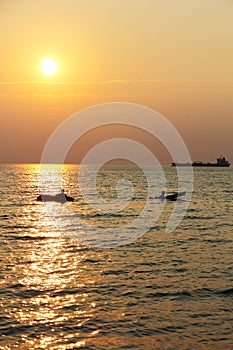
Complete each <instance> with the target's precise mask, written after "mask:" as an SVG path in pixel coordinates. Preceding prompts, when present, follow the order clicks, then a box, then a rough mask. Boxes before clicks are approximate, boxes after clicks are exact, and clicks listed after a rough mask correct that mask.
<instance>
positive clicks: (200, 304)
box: [0, 165, 233, 349]
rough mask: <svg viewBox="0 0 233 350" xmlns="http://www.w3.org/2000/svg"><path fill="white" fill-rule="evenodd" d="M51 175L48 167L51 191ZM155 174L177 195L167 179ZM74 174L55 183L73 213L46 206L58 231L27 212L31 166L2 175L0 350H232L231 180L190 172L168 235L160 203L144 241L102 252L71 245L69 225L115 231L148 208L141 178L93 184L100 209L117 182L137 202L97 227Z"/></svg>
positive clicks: (110, 171) (221, 174) (40, 207)
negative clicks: (182, 211)
mask: <svg viewBox="0 0 233 350" xmlns="http://www.w3.org/2000/svg"><path fill="white" fill-rule="evenodd" d="M56 171H57V170H56V167H54V166H53V167H52V166H50V167H48V172H49V173H50V175H51V183H53V184H54V191H57V190H58V188H59V187H60V184H57V182H56ZM150 171H151V173H152V175H153V169H151V170H150ZM164 171H165V174H166V179H167V186H168V190H174V189H175V188H176V186H177V183H176V181H177V179H176V169H174V168H165V169H164ZM77 173H78V166H74V165H67V166H65V167H64V168H63V172H62V186H63V187H64V188H65V189H67V190H68V191H67V192H68V193H69V194H70V195H72V196H73V197H75V199H76V201H75V202H74V203H66V204H65V205H64V206H62V205H61V204H59V203H51V207H52V210H54V211H55V212H56V210H59V211H58V214H57V216H59V215H60V216H61V215H63V217H62V220H60V221H61V222H64V230H62V227H61V226H56V225H54V222H53V220H51V218H50V217H49V216H48V212H47V210H46V205H45V204H43V203H37V202H36V201H35V199H36V197H37V195H38V194H39V183H40V169H39V165H2V166H0V196H1V201H0V206H1V211H0V227H1V236H0V270H1V271H0V303H1V308H0V348H1V349H14V348H19V349H78V348H81V349H232V348H233V342H232V335H231V334H232V318H231V316H232V295H233V288H232V273H231V267H232V264H231V263H232V231H233V219H232V213H233V210H232V209H233V189H232V186H233V171H232V169H231V168H230V169H214V168H212V169H211V168H210V169H205V168H202V169H194V175H195V182H194V191H193V197H192V201H191V203H190V207H189V209H188V211H187V213H186V215H185V218H184V219H183V220H182V221H181V223H180V224H179V226H178V227H177V228H176V229H175V230H174V231H173V232H171V233H166V231H165V227H166V223H167V220H168V218H169V216H170V214H171V211H172V209H173V206H174V203H165V205H164V208H163V211H162V213H161V215H160V217H159V219H158V220H155V222H154V224H153V226H152V227H151V229H150V230H149V232H147V233H146V234H145V235H143V236H142V237H139V238H138V239H137V240H134V241H133V242H131V243H129V244H127V245H124V246H120V247H113V248H111V249H105V248H101V247H91V246H89V245H85V244H83V242H82V244H80V243H79V242H78V241H77V240H73V239H72V236H70V235H69V234H70V232H72V227H71V226H72V220H71V221H70V222H71V224H70V227H69V216H70V217H73V216H77V217H80V218H82V219H83V220H85V221H86V222H87V223H88V224H90V225H92V226H93V234H96V233H97V234H98V233H99V232H101V227H102V228H105V227H107V226H111V227H113V230H114V226H117V225H118V226H119V225H120V226H122V225H124V224H125V223H126V222H129V221H130V220H132V219H133V218H134V217H135V216H136V215H139V213H140V211H141V210H142V208H143V205H144V204H145V200H146V197H147V194H148V191H147V186H146V179H145V176H143V173H142V172H141V171H140V170H138V169H136V168H133V167H128V168H126V167H124V168H120V167H118V168H113V167H110V168H106V169H105V170H104V171H103V172H102V173H101V174H100V177H99V179H98V181H97V182H98V188H99V191H100V193H101V195H102V196H103V197H106V198H107V199H108V200H111V199H114V198H115V196H116V191H115V190H114V187H115V184H114V181H113V179H114V178H116V177H118V175H119V177H122V176H123V177H126V178H127V179H128V180H130V181H131V182H132V183H133V185H134V187H135V192H134V197H133V200H132V203H131V204H130V205H128V207H127V208H125V209H124V210H123V211H122V212H120V213H118V214H109V215H106V214H103V215H101V214H99V213H96V211H95V210H94V209H93V208H91V207H90V206H88V204H87V203H85V201H84V200H83V199H82V197H81V194H80V193H79V190H78V185H77ZM51 183H50V185H51ZM50 190H51V188H50ZM158 205H160V204H159V203H158ZM179 205H180V206H181V208H182V205H183V204H182V201H181V202H180V204H179ZM58 208H59V209H58ZM61 208H63V209H64V212H63V213H61V212H60V210H61ZM50 209H51V208H50ZM67 209H69V210H68V211H66V210H67Z"/></svg>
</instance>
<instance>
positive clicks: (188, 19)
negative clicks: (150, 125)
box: [0, 0, 233, 164]
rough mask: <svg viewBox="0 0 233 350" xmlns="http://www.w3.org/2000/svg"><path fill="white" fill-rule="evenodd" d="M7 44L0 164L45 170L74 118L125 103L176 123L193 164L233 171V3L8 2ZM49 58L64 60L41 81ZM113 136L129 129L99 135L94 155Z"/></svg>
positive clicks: (2, 28)
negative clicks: (45, 154) (227, 166)
mask: <svg viewBox="0 0 233 350" xmlns="http://www.w3.org/2000/svg"><path fill="white" fill-rule="evenodd" d="M0 43H1V55H0V118H1V129H0V145H1V147H0V162H3V163H6V162H8V163H10V162H39V161H40V157H41V153H42V151H43V148H44V145H45V143H46V141H47V139H48V138H49V136H50V134H51V132H52V131H53V130H54V129H55V127H56V126H57V125H58V124H59V123H60V122H61V121H63V120H64V119H66V118H67V117H68V116H69V115H71V114H73V113H75V112H77V111H79V110H80V109H82V108H84V107H88V106H91V105H93V104H97V103H106V102H110V101H126V102H134V103H138V104H142V105H145V106H148V107H150V108H153V109H155V110H157V111H158V112H160V113H161V114H162V115H164V116H165V117H166V118H167V119H168V120H169V121H170V122H172V123H173V124H174V126H175V127H176V128H177V129H178V131H179V132H180V134H181V135H182V136H183V138H184V140H185V142H186V144H187V146H188V149H189V151H190V154H191V157H192V159H193V160H200V159H201V160H209V161H214V160H215V159H216V157H217V156H219V155H220V154H223V155H225V156H226V157H227V158H228V159H229V160H230V161H231V163H233V147H232V132H233V64H232V62H233V45H232V43H233V3H232V1H231V0H221V1H219V0H197V1H192V0H166V1H162V0H117V1H114V0H101V1H97V0H46V1H45V0H40V1H31V0H17V1H11V0H10V1H9V0H1V2H0ZM44 57H52V58H54V59H55V60H56V61H57V63H58V65H59V71H58V73H57V74H56V75H55V76H52V77H45V76H44V75H43V74H42V72H41V70H40V63H41V61H42V59H43V58H44ZM108 133H109V135H108ZM127 133H128V135H129V137H134V138H136V139H138V140H142V139H143V136H142V134H140V132H139V131H135V130H134V131H132V130H130V129H129V130H128V131H127ZM101 135H102V136H101ZM108 136H109V137H113V136H116V137H117V136H119V137H122V129H120V128H119V129H116V130H115V131H114V132H113V131H112V130H111V131H109V130H108V129H106V130H104V129H103V130H102V134H101V132H99V133H98V134H96V135H95V134H93V133H92V135H91V143H90V145H89V146H93V142H94V141H95V140H96V142H99V141H100V140H101V137H103V139H106V138H107V137H108ZM124 136H125V131H124ZM126 136H127V135H126ZM87 137H88V135H87ZM93 140H94V141H93ZM88 142H89V141H88V138H87V140H86V142H84V143H80V147H81V146H82V147H83V149H82V150H80V154H77V153H75V154H73V155H72V156H71V158H70V159H69V160H70V161H73V162H79V161H80V159H81V158H80V157H81V156H83V153H85V152H84V150H85V149H88V147H89V146H88ZM148 142H149V143H150V142H151V144H150V145H149V144H148ZM146 143H147V146H148V147H149V146H151V148H152V149H153V150H154V152H155V153H156V152H158V150H159V148H158V147H157V146H156V143H155V144H154V143H153V140H151V141H150V138H149V137H148V139H147V141H146ZM84 144H85V145H86V146H85V147H86V148H85V147H84ZM160 152H161V150H160ZM156 155H157V156H158V158H160V157H161V162H162V163H164V164H168V163H169V162H170V158H169V155H168V154H166V152H161V154H160V155H159V154H156Z"/></svg>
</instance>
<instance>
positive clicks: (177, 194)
mask: <svg viewBox="0 0 233 350" xmlns="http://www.w3.org/2000/svg"><path fill="white" fill-rule="evenodd" d="M185 193H186V192H175V193H173V194H167V195H165V191H162V193H161V196H160V197H159V198H160V199H162V200H164V199H167V200H169V201H176V200H177V198H178V197H181V196H184V195H185Z"/></svg>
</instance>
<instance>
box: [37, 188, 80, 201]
mask: <svg viewBox="0 0 233 350" xmlns="http://www.w3.org/2000/svg"><path fill="white" fill-rule="evenodd" d="M36 200H37V202H58V203H65V202H74V198H73V197H70V196H67V195H66V194H65V191H64V190H63V189H62V190H61V192H60V193H58V194H56V195H55V196H53V195H49V194H40V195H39V196H38V197H37V199H36Z"/></svg>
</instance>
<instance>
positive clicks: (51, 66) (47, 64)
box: [41, 58, 58, 76]
mask: <svg viewBox="0 0 233 350" xmlns="http://www.w3.org/2000/svg"><path fill="white" fill-rule="evenodd" d="M41 70H42V72H43V73H44V74H45V75H49V76H50V75H54V74H56V73H57V70H58V66H57V63H56V62H55V61H54V60H53V59H51V58H45V59H44V60H43V61H42V63H41Z"/></svg>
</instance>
